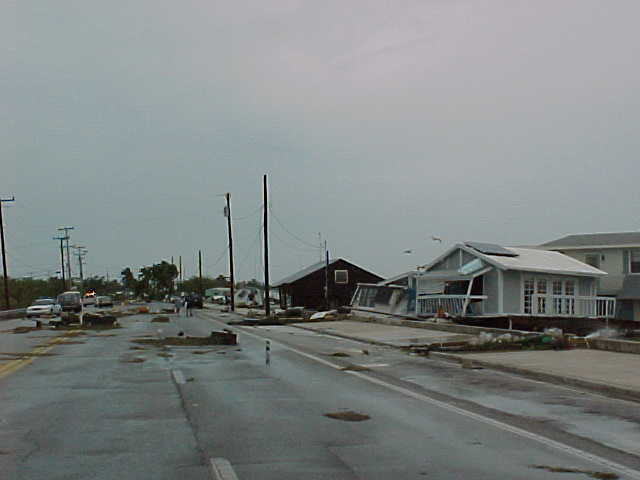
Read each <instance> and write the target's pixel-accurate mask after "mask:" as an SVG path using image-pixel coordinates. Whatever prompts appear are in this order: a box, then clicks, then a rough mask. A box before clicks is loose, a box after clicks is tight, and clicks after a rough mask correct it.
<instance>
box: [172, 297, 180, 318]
mask: <svg viewBox="0 0 640 480" xmlns="http://www.w3.org/2000/svg"><path fill="white" fill-rule="evenodd" d="M180 307H182V299H181V298H180V297H176V298H174V299H173V313H175V314H176V315H178V314H179V313H180Z"/></svg>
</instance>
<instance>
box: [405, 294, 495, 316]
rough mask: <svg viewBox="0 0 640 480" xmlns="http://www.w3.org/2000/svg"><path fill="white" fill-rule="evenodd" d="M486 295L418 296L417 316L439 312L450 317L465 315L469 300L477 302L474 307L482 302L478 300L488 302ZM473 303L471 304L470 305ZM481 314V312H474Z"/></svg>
mask: <svg viewBox="0 0 640 480" xmlns="http://www.w3.org/2000/svg"><path fill="white" fill-rule="evenodd" d="M486 299H487V296H486V295H469V296H467V295H428V294H427V295H425V294H423V295H420V294H419V295H418V298H417V299H416V314H417V315H418V316H425V315H435V314H436V313H438V311H443V312H445V313H448V314H449V315H454V316H458V315H463V314H464V311H463V310H464V307H465V303H466V302H467V300H468V301H469V302H471V301H474V300H476V302H474V303H473V305H474V306H475V305H477V304H478V303H480V302H477V300H486ZM470 304H471V303H469V305H470ZM474 313H476V314H477V313H481V312H477V311H476V312H474Z"/></svg>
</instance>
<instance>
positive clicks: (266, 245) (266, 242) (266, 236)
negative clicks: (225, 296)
mask: <svg viewBox="0 0 640 480" xmlns="http://www.w3.org/2000/svg"><path fill="white" fill-rule="evenodd" d="M262 183H263V194H264V220H263V222H262V223H263V224H264V314H265V315H266V316H267V317H269V316H270V315H271V304H270V303H269V229H268V223H267V219H268V217H269V216H268V215H267V210H268V208H269V203H268V201H267V175H266V174H265V175H264V177H263V182H262Z"/></svg>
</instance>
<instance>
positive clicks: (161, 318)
mask: <svg viewBox="0 0 640 480" xmlns="http://www.w3.org/2000/svg"><path fill="white" fill-rule="evenodd" d="M170 321H171V320H170V319H169V317H165V316H163V315H161V316H159V317H153V319H152V320H151V322H153V323H169V322H170Z"/></svg>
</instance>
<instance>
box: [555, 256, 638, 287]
mask: <svg viewBox="0 0 640 480" xmlns="http://www.w3.org/2000/svg"><path fill="white" fill-rule="evenodd" d="M562 253H564V254H565V255H568V256H570V257H572V258H575V259H576V260H579V261H581V262H584V261H585V260H586V259H587V255H599V258H600V266H599V267H598V268H600V270H602V271H604V272H607V276H606V277H602V278H600V279H599V280H598V283H597V288H598V290H597V294H598V295H617V294H618V293H619V292H620V290H621V289H622V284H623V282H624V277H625V274H626V273H627V271H628V268H629V263H628V262H629V255H628V253H629V251H628V250H627V249H622V248H610V249H609V248H608V249H602V250H562Z"/></svg>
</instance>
